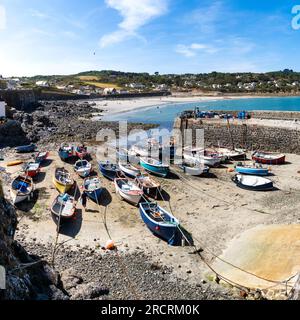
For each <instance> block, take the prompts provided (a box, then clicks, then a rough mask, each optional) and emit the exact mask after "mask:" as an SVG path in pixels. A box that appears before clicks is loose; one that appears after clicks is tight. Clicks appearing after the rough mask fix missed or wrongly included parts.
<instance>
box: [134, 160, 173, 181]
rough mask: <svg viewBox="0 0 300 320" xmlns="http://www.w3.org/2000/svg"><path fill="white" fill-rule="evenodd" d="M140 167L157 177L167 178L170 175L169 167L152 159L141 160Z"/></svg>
mask: <svg viewBox="0 0 300 320" xmlns="http://www.w3.org/2000/svg"><path fill="white" fill-rule="evenodd" d="M140 165H141V166H142V167H143V168H144V169H145V170H146V171H148V172H150V173H153V174H155V175H158V176H161V177H166V176H167V175H168V173H169V166H168V165H164V164H163V163H161V162H160V161H158V160H155V159H151V158H148V159H146V158H140Z"/></svg>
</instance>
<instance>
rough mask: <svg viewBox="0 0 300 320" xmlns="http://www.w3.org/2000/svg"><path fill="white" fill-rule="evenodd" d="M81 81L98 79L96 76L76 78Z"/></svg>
mask: <svg viewBox="0 0 300 320" xmlns="http://www.w3.org/2000/svg"><path fill="white" fill-rule="evenodd" d="M77 78H78V79H79V80H81V81H98V80H99V78H98V77H96V76H78V77H77Z"/></svg>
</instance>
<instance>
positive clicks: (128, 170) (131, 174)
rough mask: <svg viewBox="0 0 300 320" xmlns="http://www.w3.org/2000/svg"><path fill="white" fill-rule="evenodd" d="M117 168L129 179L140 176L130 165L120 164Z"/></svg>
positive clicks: (136, 169) (138, 170)
mask: <svg viewBox="0 0 300 320" xmlns="http://www.w3.org/2000/svg"><path fill="white" fill-rule="evenodd" d="M119 168H120V169H121V171H122V172H123V173H125V175H127V176H129V177H130V178H136V177H137V176H139V175H140V174H141V170H140V169H139V168H137V167H135V166H133V165H132V164H130V163H126V164H124V163H123V164H122V163H121V162H120V163H119Z"/></svg>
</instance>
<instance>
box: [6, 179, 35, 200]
mask: <svg viewBox="0 0 300 320" xmlns="http://www.w3.org/2000/svg"><path fill="white" fill-rule="evenodd" d="M32 192H33V182H32V179H31V178H30V177H27V176H21V175H20V176H17V177H16V178H15V179H14V180H13V182H12V184H11V189H10V195H11V200H12V203H13V204H17V203H20V202H22V201H24V200H27V199H29V198H30V195H31V194H32Z"/></svg>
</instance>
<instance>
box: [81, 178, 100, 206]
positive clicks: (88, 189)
mask: <svg viewBox="0 0 300 320" xmlns="http://www.w3.org/2000/svg"><path fill="white" fill-rule="evenodd" d="M82 189H83V192H85V193H86V195H87V196H88V197H89V198H90V199H91V200H92V201H94V202H96V203H99V199H100V196H101V193H102V191H103V189H102V185H101V181H100V179H99V178H98V177H90V178H86V179H85V180H84V182H83V188H82Z"/></svg>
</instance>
